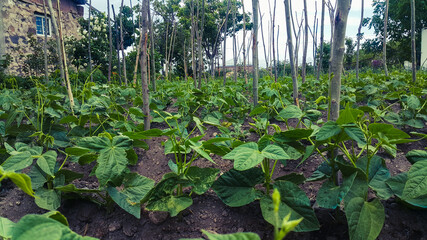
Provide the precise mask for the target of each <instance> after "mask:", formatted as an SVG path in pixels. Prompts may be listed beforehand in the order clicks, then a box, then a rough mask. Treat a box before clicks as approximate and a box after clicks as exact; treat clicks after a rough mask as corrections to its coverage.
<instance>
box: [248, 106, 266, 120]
mask: <svg viewBox="0 0 427 240" xmlns="http://www.w3.org/2000/svg"><path fill="white" fill-rule="evenodd" d="M265 111H266V108H265V107H264V106H258V107H256V108H254V109H253V110H252V111H251V113H250V114H249V116H251V117H252V116H255V115H258V114H261V113H264V112H265Z"/></svg>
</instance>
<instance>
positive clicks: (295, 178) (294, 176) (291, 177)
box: [274, 173, 306, 185]
mask: <svg viewBox="0 0 427 240" xmlns="http://www.w3.org/2000/svg"><path fill="white" fill-rule="evenodd" d="M279 180H282V181H289V182H292V183H294V184H296V185H299V184H302V183H304V182H305V180H306V179H305V177H304V174H302V173H290V174H287V175H284V176H281V177H278V178H276V179H274V181H279Z"/></svg>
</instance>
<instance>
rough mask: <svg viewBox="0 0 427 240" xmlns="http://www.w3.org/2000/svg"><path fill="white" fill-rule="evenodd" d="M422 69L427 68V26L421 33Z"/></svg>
mask: <svg viewBox="0 0 427 240" xmlns="http://www.w3.org/2000/svg"><path fill="white" fill-rule="evenodd" d="M420 66H421V69H427V28H425V29H423V32H422V35H421V61H420Z"/></svg>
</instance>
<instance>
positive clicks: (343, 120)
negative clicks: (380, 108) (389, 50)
mask: <svg viewBox="0 0 427 240" xmlns="http://www.w3.org/2000/svg"><path fill="white" fill-rule="evenodd" d="M351 110H352V109H350V106H349V105H348V104H347V106H346V107H345V109H344V110H341V111H340V114H339V117H338V119H337V124H339V125H344V124H349V123H355V122H356V120H355V118H354V117H353V114H352V112H351ZM359 111H360V110H359Z"/></svg>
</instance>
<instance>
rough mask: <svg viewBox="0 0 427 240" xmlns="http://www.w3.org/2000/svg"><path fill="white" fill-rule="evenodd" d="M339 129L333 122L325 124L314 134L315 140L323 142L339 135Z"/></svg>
mask: <svg viewBox="0 0 427 240" xmlns="http://www.w3.org/2000/svg"><path fill="white" fill-rule="evenodd" d="M340 132H341V128H340V126H338V124H336V123H335V122H327V123H325V124H324V125H323V126H322V127H321V128H320V129H319V131H318V132H317V133H316V140H317V141H323V140H327V139H329V138H331V137H333V136H336V135H338V134H340Z"/></svg>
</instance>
